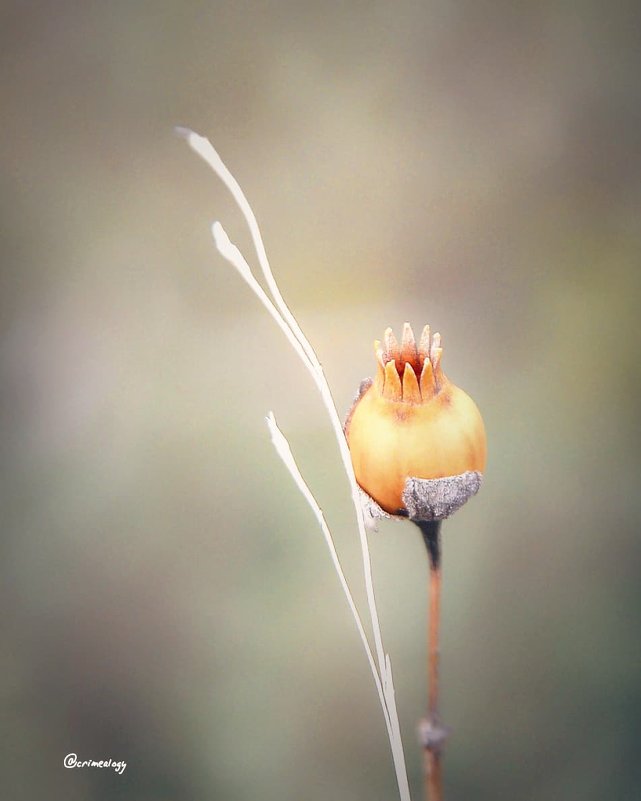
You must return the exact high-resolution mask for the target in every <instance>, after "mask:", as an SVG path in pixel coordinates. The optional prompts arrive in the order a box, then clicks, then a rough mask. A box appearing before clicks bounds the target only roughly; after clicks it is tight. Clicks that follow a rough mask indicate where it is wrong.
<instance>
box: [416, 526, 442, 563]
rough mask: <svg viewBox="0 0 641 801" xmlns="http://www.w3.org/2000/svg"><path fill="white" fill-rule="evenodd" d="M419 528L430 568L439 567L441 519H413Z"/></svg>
mask: <svg viewBox="0 0 641 801" xmlns="http://www.w3.org/2000/svg"><path fill="white" fill-rule="evenodd" d="M413 522H414V523H415V524H416V525H417V526H418V527H419V528H420V529H421V534H422V535H423V540H424V542H425V547H426V548H427V554H428V556H429V558H430V568H431V569H432V570H438V569H439V568H440V567H441V522H442V521H441V520H414V521H413Z"/></svg>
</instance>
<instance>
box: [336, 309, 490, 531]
mask: <svg viewBox="0 0 641 801" xmlns="http://www.w3.org/2000/svg"><path fill="white" fill-rule="evenodd" d="M375 352H376V359H377V365H378V368H377V376H376V380H375V381H373V382H372V381H370V382H367V383H366V382H363V384H361V392H360V393H359V397H358V398H357V399H356V401H355V403H354V405H353V406H352V409H351V411H350V414H349V417H348V420H347V423H346V426H345V433H346V436H347V441H348V443H349V448H350V452H351V455H352V463H353V465H354V472H355V474H356V480H357V481H358V483H359V485H360V486H361V488H362V489H363V490H364V492H365V493H366V494H367V495H368V496H369V498H370V499H371V500H372V501H374V503H375V506H377V507H378V508H379V509H380V510H381V511H380V513H381V515H383V516H384V515H385V514H388V515H402V516H404V517H410V518H411V519H413V520H441V519H443V518H445V517H449V515H451V514H452V513H453V512H454V511H455V510H456V509H458V508H459V507H460V506H462V505H463V504H464V503H465V501H467V500H468V499H469V498H471V497H472V496H473V495H475V494H476V492H477V491H478V489H479V486H480V483H481V476H482V472H483V470H484V469H485V462H486V437H485V428H484V426H483V420H482V418H481V415H480V413H479V410H478V409H477V407H476V404H475V403H474V401H473V400H472V399H471V398H470V397H469V396H468V395H467V394H466V393H465V392H463V390H462V389H459V388H458V387H457V386H455V385H454V384H452V382H451V381H449V379H448V378H447V377H446V376H445V374H444V373H443V370H442V367H441V356H442V348H441V338H440V335H439V334H434V335H433V336H431V337H430V331H429V328H428V327H427V326H426V327H425V329H424V331H423V335H422V337H421V341H420V343H419V346H418V347H417V346H416V341H415V339H414V334H413V332H412V329H411V327H410V326H409V324H408V323H406V324H405V326H404V328H403V336H402V342H401V345H400V347H399V345H398V342H397V340H396V338H395V337H394V334H393V333H392V331H391V329H389V328H388V329H387V331H386V332H385V336H384V340H383V345H382V346H381V343H380V342H376V343H375ZM370 513H371V506H370Z"/></svg>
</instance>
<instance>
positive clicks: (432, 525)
mask: <svg viewBox="0 0 641 801" xmlns="http://www.w3.org/2000/svg"><path fill="white" fill-rule="evenodd" d="M415 522H416V524H417V525H418V527H419V528H420V529H421V532H422V534H423V539H424V540H425V545H426V547H427V553H428V556H429V563H430V586H429V601H428V606H429V617H428V631H427V643H428V645H427V719H426V720H424V721H422V723H421V727H420V732H421V740H422V745H423V748H424V771H425V798H426V801H443V774H442V769H441V752H442V749H443V743H444V742H445V738H446V737H447V729H446V728H445V727H444V726H442V724H441V721H440V718H439V714H438V678H439V633H440V619H441V583H442V572H441V537H440V528H441V521H440V520H434V521H415Z"/></svg>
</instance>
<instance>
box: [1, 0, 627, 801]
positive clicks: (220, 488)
mask: <svg viewBox="0 0 641 801" xmlns="http://www.w3.org/2000/svg"><path fill="white" fill-rule="evenodd" d="M634 5H635V4H633V3H629V4H627V3H621V2H619V3H613V4H605V3H596V2H557V3H551V2H550V3H545V2H540V3H534V2H531V3H523V4H514V3H511V2H497V3H485V2H473V1H472V0H468V1H467V2H460V3H453V2H447V1H443V2H438V0H437V1H436V2H409V1H406V0H401V2H389V0H388V2H369V3H366V2H352V3H338V2H334V1H333V0H329V2H322V3H321V2H313V3H294V2H282V3H276V2H273V3H268V2H258V1H257V0H254V2H236V3H226V4H223V3H221V2H209V3H202V2H195V1H191V0H189V1H187V2H175V1H174V2H149V1H147V2H102V3H98V2H67V1H66V0H63V1H62V2H58V3H38V2H23V3H17V2H5V3H3V4H2V8H1V11H0V31H1V34H0V35H1V38H2V46H1V48H0V63H1V75H0V81H1V85H0V92H1V95H0V102H1V108H2V126H1V134H0V156H1V187H0V203H1V204H2V205H1V214H0V218H1V220H2V227H3V235H2V239H1V241H2V286H1V290H0V304H1V306H0V307H1V310H2V340H1V346H0V348H1V350H0V360H1V365H0V368H1V376H2V377H1V386H2V461H1V469H2V482H1V493H2V497H1V499H0V502H1V508H2V528H3V532H2V546H3V547H2V557H1V560H0V565H1V567H0V570H1V574H2V575H1V580H0V601H1V604H2V612H3V613H2V616H1V618H0V619H1V624H0V625H1V627H2V634H1V639H0V654H1V661H0V686H1V696H0V697H1V699H2V700H1V716H2V729H3V733H4V738H3V745H2V749H1V752H2V764H1V765H0V785H1V790H0V795H1V796H2V798H7V799H11V800H12V801H23V799H25V800H26V801H41V800H44V799H47V801H63V800H64V801H103V799H112V798H113V799H126V800H127V801H165V800H166V801H191V800H192V799H194V801H201V800H202V801H204V800H205V799H216V800H218V799H221V801H250V800H253V799H260V800H261V801H272V800H273V801H281V800H282V799H306V800H307V801H320V800H321V799H322V800H323V801H326V800H329V799H331V800H332V801H357V800H358V799H363V801H365V800H367V801H374V800H375V799H380V800H381V801H390V800H391V799H394V798H396V797H397V795H396V791H395V782H394V774H393V769H392V765H391V759H390V755H389V747H388V744H387V741H386V735H385V730H384V725H383V720H382V715H381V712H380V709H379V708H378V705H377V704H378V702H377V697H376V692H375V689H374V686H373V682H372V679H371V675H370V674H369V672H368V667H367V663H366V660H365V657H364V655H363V653H362V651H361V649H360V646H359V642H358V638H357V635H356V631H355V628H354V625H353V622H352V620H351V619H350V617H349V614H348V611H347V608H346V604H345V602H344V599H343V597H342V595H341V593H340V589H339V585H338V582H337V579H336V577H335V575H334V573H333V572H332V568H331V565H330V561H329V558H328V555H327V552H326V550H325V547H324V544H323V542H322V539H321V536H320V532H319V531H318V530H317V526H316V524H315V522H314V520H313V518H312V516H311V514H310V512H309V510H308V509H307V507H306V506H305V503H304V501H303V500H302V498H301V497H300V496H299V495H298V494H297V492H296V491H295V489H294V487H293V484H292V481H291V479H290V477H289V475H288V474H287V473H286V471H285V470H284V468H283V467H282V465H281V464H280V462H279V461H278V459H277V458H276V456H275V454H274V452H273V450H272V446H271V444H270V442H269V437H268V432H267V429H266V426H265V424H264V416H265V414H266V413H267V412H268V411H269V410H270V409H273V410H274V411H275V413H276V415H277V418H278V420H279V422H280V425H281V427H282V428H283V430H284V431H285V433H286V434H287V436H288V437H289V438H290V441H291V444H292V448H293V450H294V452H295V454H296V456H297V457H298V459H299V462H300V465H301V468H302V469H303V471H304V473H305V475H306V477H307V478H308V480H309V482H310V483H311V485H312V486H313V488H314V490H315V491H316V493H317V496H318V498H319V501H320V502H321V504H322V506H323V508H324V509H325V511H326V514H327V517H328V519H329V521H330V523H331V525H332V527H333V530H334V533H335V536H336V540H337V543H338V546H339V549H340V553H341V556H342V558H343V561H344V564H345V567H346V570H347V572H348V574H349V576H350V577H351V579H352V581H353V584H354V591H355V594H356V596H357V598H358V599H359V601H362V600H363V590H362V582H361V573H360V566H359V552H358V546H357V538H356V532H355V526H354V521H353V516H352V512H351V510H350V500H349V495H348V491H347V487H346V482H345V480H344V477H343V475H342V472H341V468H340V463H339V459H338V455H337V450H336V446H335V443H334V442H333V440H332V436H331V431H330V428H329V425H328V422H327V420H326V415H325V413H324V410H323V408H322V406H321V403H320V401H319V399H318V396H317V393H316V391H315V390H314V388H313V386H312V384H311V381H310V379H309V377H308V376H307V374H306V373H305V372H304V370H303V368H302V367H301V365H300V364H299V363H298V362H297V360H296V358H295V356H294V355H293V353H292V352H291V350H290V349H289V348H288V347H287V345H286V343H285V340H284V338H283V337H282V334H281V333H280V332H279V331H278V330H277V329H276V328H275V326H274V325H273V324H272V322H271V321H270V320H269V319H268V317H267V315H266V314H265V313H264V311H263V310H262V308H261V307H259V305H258V303H257V302H256V300H255V299H254V298H253V297H252V296H251V294H250V293H249V292H248V290H247V289H246V287H245V286H244V285H243V283H242V281H241V280H240V278H239V277H238V276H237V275H236V274H235V273H234V272H233V270H232V269H231V268H230V267H229V266H228V265H226V264H225V263H224V262H223V261H222V260H221V259H220V257H218V255H217V254H216V252H215V251H214V249H213V246H212V243H211V241H210V235H209V224H210V222H211V221H212V220H213V219H221V220H222V221H223V222H224V224H225V226H226V228H227V230H228V231H229V233H230V235H231V236H232V238H234V239H235V240H236V241H237V242H239V244H241V245H242V246H243V248H245V249H246V250H247V252H249V247H248V238H247V234H246V232H245V229H244V227H243V224H242V221H241V219H240V215H239V214H238V212H237V211H236V210H235V208H234V207H233V204H232V202H231V201H230V199H229V197H228V195H227V194H226V191H225V190H224V189H223V188H222V187H221V185H220V183H219V182H218V181H217V180H216V178H215V177H214V176H213V174H210V173H209V172H208V171H207V169H206V168H205V166H204V165H203V164H202V163H200V162H199V161H198V159H197V158H196V157H195V156H193V154H191V153H190V152H189V151H188V149H187V148H186V146H185V144H184V142H182V141H180V140H179V139H177V138H175V137H174V135H173V133H172V129H173V126H174V125H175V124H182V125H189V126H191V127H193V128H195V129H197V130H199V131H200V132H202V133H204V134H206V135H208V136H210V137H211V139H212V140H213V141H214V142H215V144H216V146H217V147H218V149H219V151H220V152H221V154H222V155H223V158H224V159H225V160H226V162H227V163H228V164H229V166H230V167H231V168H232V170H233V171H234V172H235V174H236V176H237V177H238V179H239V180H240V182H241V183H242V185H243V186H244V188H245V190H246V192H247V194H248V195H249V197H250V198H251V201H252V203H253V204H254V208H255V209H256V212H257V215H258V217H259V220H260V223H261V225H262V227H263V231H264V235H265V239H266V244H267V247H268V251H269V253H270V256H271V259H272V264H273V267H274V271H275V273H276V274H277V277H278V279H279V282H280V285H281V289H282V291H283V293H284V294H285V296H286V298H287V300H288V302H289V303H290V305H291V307H292V308H293V309H294V310H295V312H296V314H297V315H298V317H299V320H300V322H301V324H302V326H303V327H304V329H305V330H306V332H307V334H308V336H309V338H310V339H311V341H312V342H313V343H314V345H315V346H316V348H317V351H318V354H319V356H320V358H321V360H322V362H323V364H324V366H325V370H326V373H327V376H328V377H329V380H330V382H331V385H332V387H333V390H334V393H335V398H336V402H337V405H338V407H339V409H340V410H341V411H344V410H346V409H347V408H348V406H349V403H350V400H351V398H352V396H353V394H354V392H355V390H356V388H357V386H358V383H359V381H360V379H361V378H362V377H363V376H365V375H368V374H370V373H371V371H372V368H373V357H372V351H371V343H372V341H373V339H374V338H376V337H380V335H381V334H382V331H383V330H384V328H385V327H386V326H388V325H393V326H394V327H395V328H397V329H399V328H400V326H401V325H402V323H403V322H404V321H405V320H410V321H411V322H412V323H413V324H414V325H415V327H416V328H417V329H420V327H421V326H422V325H423V324H424V323H425V322H430V323H431V324H432V326H433V327H435V328H436V329H437V330H440V331H441V332H442V334H443V337H444V343H445V356H444V365H445V369H446V372H447V373H448V374H449V376H450V377H451V378H452V379H453V380H454V381H455V382H456V383H458V384H459V385H461V386H462V387H463V388H465V389H466V390H467V391H468V392H469V393H470V394H471V395H472V396H473V397H474V398H475V400H476V401H477V403H478V405H479V407H480V408H481V410H482V412H483V415H484V418H485V421H486V425H487V429H488V436H489V453H490V457H489V465H488V470H487V474H486V481H485V485H484V487H483V489H482V492H481V493H480V495H479V496H478V498H476V499H475V500H474V501H473V502H471V503H470V504H469V505H468V506H467V507H466V508H465V509H464V510H462V511H461V512H460V513H459V514H457V515H456V517H455V518H454V519H453V520H451V521H450V522H448V523H447V525H446V527H445V530H444V540H445V542H444V545H445V586H444V608H443V615H444V620H443V626H444V630H443V643H442V654H443V714H444V717H445V719H446V721H447V722H448V723H449V724H450V725H451V726H452V728H453V729H454V734H453V736H452V738H451V740H450V743H449V746H448V752H447V758H446V784H447V798H448V801H462V800H463V799H466V800H467V799H475V801H498V799H506V801H514V799H518V800H519V801H539V800H541V801H548V800H554V799H563V800H564V801H574V800H575V799H576V801H579V799H580V800H581V801H589V800H591V799H595V800H596V799H604V798H607V799H609V800H610V799H611V800H612V801H634V800H635V799H638V798H639V797H641V796H640V794H641V789H640V788H641V769H640V767H639V762H640V760H639V738H640V737H641V682H640V679H641V645H640V631H641V581H640V580H639V570H640V568H641V549H640V547H639V534H640V532H639V519H640V511H641V510H640V506H641V492H640V491H639V468H640V464H639V456H638V454H639V447H640V446H641V437H640V436H639V434H640V431H639V392H640V390H641V386H640V381H639V376H640V371H639V368H638V359H639V345H640V342H639V339H640V337H639V325H638V317H639V312H638V303H639V296H640V290H641V277H640V272H639V270H640V260H639V253H640V248H639V245H640V241H639V240H640V238H641V235H640V226H639V213H640V211H641V209H640V205H641V203H640V201H641V174H640V166H641V162H640V156H639V154H640V150H639V145H640V141H641V111H640V109H641V105H640V100H641V81H640V80H639V76H640V75H641V57H640V55H639V47H638V45H639V26H638V20H637V19H636V18H635V14H634V13H633V7H634ZM371 548H372V555H373V565H374V574H375V581H376V587H377V592H378V598H379V605H380V613H381V618H382V624H383V632H384V638H385V643H386V647H387V649H388V650H389V651H390V653H391V655H392V660H393V664H394V668H395V682H396V689H397V698H398V705H399V712H400V718H401V724H402V728H403V733H404V739H405V748H406V752H407V759H408V767H409V771H410V777H411V782H412V785H413V797H414V798H415V799H419V798H421V797H422V796H421V792H422V791H421V779H420V758H419V752H418V748H417V747H416V743H415V735H414V727H415V724H416V721H417V720H418V718H419V717H420V716H421V714H422V712H423V707H424V703H425V687H424V662H425V637H424V629H425V601H426V568H425V558H424V554H423V553H422V544H421V542H420V539H419V537H418V536H417V534H416V533H415V532H414V531H413V530H412V529H411V527H410V526H409V525H405V524H403V525H393V524H389V525H385V526H383V527H382V530H381V532H380V533H379V534H378V535H375V536H372V538H371ZM69 752H76V753H78V755H79V756H80V757H81V758H90V759H91V758H93V759H100V758H109V757H112V758H116V759H124V760H126V761H127V763H128V767H127V769H126V771H125V773H124V775H122V776H115V775H112V774H111V773H110V772H109V771H97V770H94V771H89V770H75V771H70V770H65V769H64V768H63V767H62V760H63V757H64V756H65V755H66V754H68V753H69Z"/></svg>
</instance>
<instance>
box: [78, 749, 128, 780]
mask: <svg viewBox="0 0 641 801" xmlns="http://www.w3.org/2000/svg"><path fill="white" fill-rule="evenodd" d="M62 764H63V765H64V766H65V768H111V769H112V770H115V771H116V773H118V774H120V775H121V776H122V774H123V773H124V772H125V768H126V767H127V763H126V762H123V761H122V760H121V761H120V762H116V760H115V759H100V760H97V759H78V754H67V756H66V757H65V758H64V759H63V760H62Z"/></svg>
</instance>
